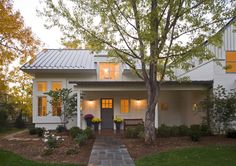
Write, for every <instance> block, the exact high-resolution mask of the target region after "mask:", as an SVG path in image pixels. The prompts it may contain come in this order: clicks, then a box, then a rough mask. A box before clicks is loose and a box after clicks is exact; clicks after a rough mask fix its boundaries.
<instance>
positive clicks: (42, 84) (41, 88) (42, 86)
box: [37, 82, 47, 92]
mask: <svg viewBox="0 0 236 166" xmlns="http://www.w3.org/2000/svg"><path fill="white" fill-rule="evenodd" d="M37 87H38V91H39V92H46V91H47V82H38V83H37Z"/></svg>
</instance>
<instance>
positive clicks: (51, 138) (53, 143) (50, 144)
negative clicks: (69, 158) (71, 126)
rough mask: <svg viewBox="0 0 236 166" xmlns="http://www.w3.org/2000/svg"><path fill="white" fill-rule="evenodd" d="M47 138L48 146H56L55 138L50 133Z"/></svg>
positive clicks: (51, 147)
mask: <svg viewBox="0 0 236 166" xmlns="http://www.w3.org/2000/svg"><path fill="white" fill-rule="evenodd" d="M47 139H48V140H47V145H48V148H49V149H55V148H56V147H57V139H56V138H55V137H53V136H51V135H50V136H49V137H48V138H47Z"/></svg>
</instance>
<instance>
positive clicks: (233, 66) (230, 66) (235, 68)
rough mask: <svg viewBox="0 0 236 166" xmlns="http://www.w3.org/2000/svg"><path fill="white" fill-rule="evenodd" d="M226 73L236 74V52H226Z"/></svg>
mask: <svg viewBox="0 0 236 166" xmlns="http://www.w3.org/2000/svg"><path fill="white" fill-rule="evenodd" d="M226 72H227V73H234V72H236V51H227V52H226Z"/></svg>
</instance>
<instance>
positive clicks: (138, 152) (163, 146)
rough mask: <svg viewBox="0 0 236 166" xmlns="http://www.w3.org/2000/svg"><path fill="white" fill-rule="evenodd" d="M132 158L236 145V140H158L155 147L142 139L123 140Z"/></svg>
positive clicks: (210, 138)
mask: <svg viewBox="0 0 236 166" xmlns="http://www.w3.org/2000/svg"><path fill="white" fill-rule="evenodd" d="M122 141H123V143H124V144H125V145H126V147H127V149H128V151H129V153H130V155H131V157H132V158H133V159H135V160H136V159H138V158H141V157H144V156H146V155H150V154H153V153H159V152H165V151H169V150H174V149H181V148H186V147H198V146H207V145H229V144H230V145H236V139H232V138H226V137H224V136H209V137H202V138H201V140H200V141H199V142H193V141H191V140H190V138H189V137H168V138H157V140H156V142H155V143H154V144H153V145H145V144H144V141H143V140H142V139H126V138H124V139H122Z"/></svg>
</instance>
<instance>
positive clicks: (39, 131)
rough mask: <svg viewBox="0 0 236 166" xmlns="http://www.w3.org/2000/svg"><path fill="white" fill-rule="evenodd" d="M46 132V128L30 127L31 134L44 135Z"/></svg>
mask: <svg viewBox="0 0 236 166" xmlns="http://www.w3.org/2000/svg"><path fill="white" fill-rule="evenodd" d="M43 133H44V129H43V128H40V127H31V128H29V134H30V135H36V134H37V135H38V137H42V136H43Z"/></svg>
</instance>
